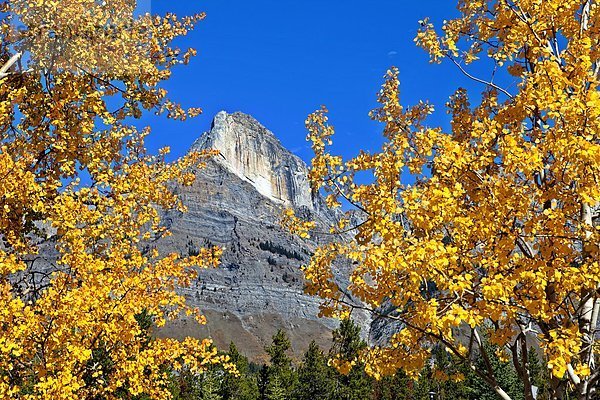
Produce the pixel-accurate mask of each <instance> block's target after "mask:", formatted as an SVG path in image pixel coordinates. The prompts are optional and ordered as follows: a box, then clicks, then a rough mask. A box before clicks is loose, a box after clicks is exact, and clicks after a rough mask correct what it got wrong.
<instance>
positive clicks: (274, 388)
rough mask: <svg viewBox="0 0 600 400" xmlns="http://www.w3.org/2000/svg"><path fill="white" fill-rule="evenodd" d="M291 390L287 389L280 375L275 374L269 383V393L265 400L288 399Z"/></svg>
mask: <svg viewBox="0 0 600 400" xmlns="http://www.w3.org/2000/svg"><path fill="white" fill-rule="evenodd" d="M288 393H289V390H288V389H286V387H285V386H284V383H283V382H282V381H281V379H280V378H279V376H278V375H273V376H271V378H270V379H269V383H268V384H267V395H266V397H265V400H288V399H289V397H288V396H289V395H288Z"/></svg>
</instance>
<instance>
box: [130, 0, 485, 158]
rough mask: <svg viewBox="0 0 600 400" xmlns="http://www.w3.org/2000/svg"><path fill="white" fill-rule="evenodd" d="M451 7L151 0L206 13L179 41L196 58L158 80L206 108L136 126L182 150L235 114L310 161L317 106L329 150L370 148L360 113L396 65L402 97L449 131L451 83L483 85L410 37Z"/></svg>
mask: <svg viewBox="0 0 600 400" xmlns="http://www.w3.org/2000/svg"><path fill="white" fill-rule="evenodd" d="M455 7H456V2H455V1H447V0H446V1H442V0H423V1H419V2H417V1H405V0H369V1H366V0H364V1H358V0H349V1H342V0H335V1H327V0H320V1H317V0H303V1H291V0H288V1H281V0H279V1H277V0H269V1H267V0H255V1H247V0H246V1H244V0H204V1H165V0H154V1H153V2H152V12H153V13H159V14H163V13H164V12H166V11H169V12H175V13H176V14H178V15H186V14H192V13H195V12H200V11H205V12H206V13H207V18H206V19H205V20H204V21H202V22H201V23H200V24H199V25H198V27H197V29H196V30H195V31H194V32H193V33H191V34H190V35H189V36H188V37H186V38H185V39H184V40H181V41H180V42H179V43H178V44H179V45H180V46H181V47H194V48H195V49H196V50H198V57H196V58H194V59H193V61H192V63H191V64H190V65H188V66H182V67H179V68H177V69H176V70H175V73H174V75H173V78H172V80H171V81H170V82H169V83H168V84H167V85H166V86H165V88H166V89H168V90H169V92H170V94H171V97H172V98H173V99H174V100H175V101H178V102H180V103H182V104H183V105H184V106H199V107H201V108H202V109H203V110H204V113H203V114H202V115H201V116H199V117H197V118H196V119H194V120H191V121H186V122H176V121H167V120H166V119H165V118H156V117H153V116H146V117H144V118H143V120H142V121H141V122H142V124H146V125H150V126H151V127H152V130H153V133H152V135H151V136H150V138H149V140H148V145H149V147H150V148H151V149H152V150H155V149H157V148H158V147H161V146H164V145H169V146H171V149H172V155H173V156H180V155H182V154H184V153H185V152H186V151H187V149H188V148H189V146H190V144H191V143H192V142H193V141H194V139H196V138H197V137H198V136H199V135H200V134H201V133H202V132H204V131H205V130H207V129H208V127H209V126H210V123H211V120H212V117H213V116H214V114H215V113H217V112H218V111H219V110H226V111H229V112H233V111H242V112H245V113H248V114H251V115H253V116H254V117H255V118H256V119H257V120H259V121H260V122H261V123H262V124H263V125H265V126H266V127H267V128H269V129H270V130H272V131H273V132H274V133H275V134H276V135H277V137H279V139H280V140H281V141H282V142H283V144H284V145H285V146H286V147H288V148H289V149H291V150H292V151H294V152H295V153H296V154H298V155H299V156H300V157H302V158H303V159H304V160H306V161H309V160H310V157H311V153H310V149H309V148H308V143H307V142H306V141H305V137H306V131H305V128H304V120H305V119H306V116H307V115H308V114H309V113H310V112H312V111H314V110H316V109H317V108H319V107H320V105H321V104H324V105H326V106H327V107H328V108H329V110H330V117H331V121H332V123H333V125H334V126H335V127H336V132H337V133H336V136H335V137H334V142H335V146H334V147H335V150H336V151H337V152H340V153H341V154H343V155H345V156H351V155H353V154H355V153H356V152H357V151H358V149H366V150H375V149H376V148H377V146H378V145H379V144H380V143H381V128H380V127H379V126H378V125H377V124H376V123H374V122H373V121H371V120H370V119H369V117H368V112H369V111H370V110H371V109H372V108H374V107H375V106H376V102H375V99H376V93H377V91H378V90H379V87H380V85H381V83H382V77H383V75H384V74H385V72H386V70H387V69H388V68H389V67H390V66H392V65H395V66H397V67H398V68H399V69H400V78H401V93H402V102H403V103H404V104H405V105H406V104H414V103H416V102H417V101H418V100H419V99H423V100H429V101H431V102H432V103H433V104H435V105H436V109H437V111H436V114H435V115H434V117H433V118H432V119H431V124H432V125H442V126H445V127H447V126H448V116H447V115H446V113H445V108H444V104H445V102H446V101H447V99H448V96H449V95H450V94H452V93H453V91H454V90H455V89H456V88H457V87H459V86H463V87H468V88H470V89H474V90H475V92H477V93H478V92H480V91H481V89H482V88H481V87H479V86H477V85H476V84H474V83H472V82H470V81H468V80H467V79H466V78H465V77H464V76H462V75H461V74H460V72H459V71H458V69H456V67H454V66H453V65H451V64H450V63H443V64H442V65H437V64H430V63H429V58H428V56H427V54H426V53H425V52H424V51H423V50H421V49H420V48H417V47H416V46H415V44H414V42H413V39H414V37H415V35H416V32H417V29H418V27H419V23H418V21H419V20H420V19H423V18H424V17H427V16H429V17H431V20H432V21H433V22H434V23H435V24H436V25H437V26H441V23H442V21H443V20H444V19H450V18H453V17H454V16H456V15H457V11H456V8H455ZM474 71H475V72H479V71H476V70H474ZM481 72H482V74H483V75H482V76H484V77H485V76H486V74H487V76H489V73H487V72H484V71H481Z"/></svg>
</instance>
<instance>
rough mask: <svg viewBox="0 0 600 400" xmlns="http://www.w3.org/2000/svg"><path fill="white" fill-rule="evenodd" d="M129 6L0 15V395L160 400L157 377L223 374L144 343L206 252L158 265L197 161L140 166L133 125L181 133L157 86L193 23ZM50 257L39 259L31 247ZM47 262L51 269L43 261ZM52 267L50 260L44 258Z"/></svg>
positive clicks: (64, 5)
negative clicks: (154, 116)
mask: <svg viewBox="0 0 600 400" xmlns="http://www.w3.org/2000/svg"><path fill="white" fill-rule="evenodd" d="M136 6H137V2H136V1H126V0H109V1H104V2H98V1H94V0H73V1H51V0H39V1H33V2H32V1H23V0H15V1H6V2H2V4H1V5H0V41H1V47H0V110H1V111H0V175H1V176H2V179H1V181H0V238H1V242H2V243H1V245H0V302H1V304H2V307H1V309H2V312H1V313H0V326H1V327H2V329H0V397H2V398H6V399H9V398H19V399H21V398H27V399H49V398H52V399H75V398H77V399H79V398H106V399H110V398H117V397H123V396H125V397H127V398H131V397H133V396H137V395H141V394H145V395H148V396H150V397H152V398H166V397H168V396H169V393H168V391H167V385H168V372H169V371H171V370H173V369H175V370H178V369H181V368H182V366H183V365H185V366H186V368H188V369H189V370H190V371H192V372H193V373H200V372H201V371H203V370H204V369H205V367H206V365H209V364H212V363H218V362H222V361H223V360H224V359H225V358H224V357H222V356H217V353H216V350H215V349H214V348H213V347H212V346H211V345H210V341H208V340H204V341H202V340H197V339H186V340H184V341H181V342H180V341H176V340H172V339H152V340H150V339H149V336H148V334H147V333H146V332H145V329H144V328H145V327H144V326H143V324H141V323H140V321H142V320H143V319H140V318H139V316H141V315H145V316H146V317H148V318H150V319H151V323H152V324H154V325H157V326H161V325H163V324H165V322H166V321H167V320H168V319H169V318H172V317H174V316H177V315H179V313H180V312H187V313H189V314H194V315H196V317H197V319H198V320H199V321H203V318H202V316H201V315H199V314H198V312H197V310H194V309H191V308H189V307H187V306H186V305H185V302H184V299H183V297H182V296H180V295H178V294H177V293H176V292H175V287H176V286H185V285H188V284H189V283H190V282H191V281H192V280H193V279H194V278H195V277H196V271H197V270H196V267H197V266H199V267H211V266H214V265H216V264H217V262H218V256H219V252H220V251H219V250H218V249H203V250H201V251H200V252H199V254H198V255H197V256H194V257H189V258H182V257H180V256H179V255H177V254H159V253H158V252H157V251H156V250H154V249H153V247H152V241H153V240H156V239H157V238H159V237H161V236H163V235H165V234H167V232H166V231H165V229H164V228H163V227H162V225H161V222H160V213H161V210H165V209H179V210H183V209H184V207H183V205H182V204H181V202H180V201H179V199H178V198H177V197H176V196H175V195H174V194H173V193H172V191H171V187H172V183H173V182H179V183H181V184H189V183H191V181H192V179H193V175H192V174H191V169H192V168H196V167H198V166H199V165H200V164H201V162H202V159H203V158H204V157H206V156H207V155H208V154H190V155H189V156H186V157H184V158H182V159H180V160H179V161H177V162H175V163H167V162H166V161H165V155H166V154H167V153H168V149H164V150H162V151H161V152H160V154H159V155H150V154H148V153H147V152H146V150H145V147H144V137H145V136H146V135H147V134H148V133H149V131H148V130H144V131H138V130H137V129H136V128H135V127H134V126H133V125H132V123H131V121H132V120H133V119H135V118H139V117H140V116H141V114H142V112H143V111H145V110H147V111H154V112H156V113H159V114H167V116H168V117H171V118H177V119H185V118H187V117H189V116H194V115H196V114H197V113H198V112H199V110H197V109H192V110H183V109H182V108H181V107H179V106H178V105H176V104H175V103H173V102H172V101H170V100H169V99H168V98H167V93H166V91H165V90H164V89H162V88H161V83H162V82H164V81H165V80H167V79H168V78H169V77H170V75H171V72H172V69H173V67H175V66H176V65H179V64H186V63H187V62H188V61H189V59H190V57H191V56H193V55H194V53H195V52H194V50H187V51H182V50H180V49H178V48H176V47H174V46H173V44H172V42H173V40H175V39H176V38H178V37H181V36H182V35H185V34H187V33H188V32H189V31H190V30H191V29H193V28H194V25H195V24H196V23H197V22H198V21H200V20H201V19H202V18H203V15H195V16H190V17H185V18H177V17H176V16H174V15H166V16H164V17H158V16H151V15H149V14H145V15H139V16H138V15H137V14H136ZM42 248H46V249H48V248H49V249H51V250H52V249H54V250H52V251H50V252H46V253H44V254H41V253H40V249H42ZM49 254H50V255H49ZM52 254H55V257H54V256H53V255H52Z"/></svg>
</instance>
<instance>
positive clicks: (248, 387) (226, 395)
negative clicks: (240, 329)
mask: <svg viewBox="0 0 600 400" xmlns="http://www.w3.org/2000/svg"><path fill="white" fill-rule="evenodd" d="M227 355H228V356H229V362H230V363H231V364H233V365H235V366H236V369H237V371H238V373H239V375H238V376H234V375H232V374H225V375H224V377H223V383H222V385H221V395H222V396H223V400H254V399H258V385H257V379H256V378H255V377H254V376H252V371H251V370H250V366H249V364H248V359H247V358H246V357H244V356H243V355H242V354H240V352H239V351H238V349H237V347H236V346H235V344H234V343H233V342H232V343H231V344H230V345H229V351H228V352H227Z"/></svg>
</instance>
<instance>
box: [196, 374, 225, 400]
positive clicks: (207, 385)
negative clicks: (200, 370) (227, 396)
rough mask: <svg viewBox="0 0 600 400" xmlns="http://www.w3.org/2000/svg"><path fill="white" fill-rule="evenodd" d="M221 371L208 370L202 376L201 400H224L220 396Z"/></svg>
mask: <svg viewBox="0 0 600 400" xmlns="http://www.w3.org/2000/svg"><path fill="white" fill-rule="evenodd" d="M219 392H220V379H219V371H215V370H208V371H206V372H205V373H204V375H203V376H202V381H201V383H200V393H201V394H200V397H199V400H222V399H223V397H222V396H221V395H220V393H219Z"/></svg>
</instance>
